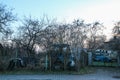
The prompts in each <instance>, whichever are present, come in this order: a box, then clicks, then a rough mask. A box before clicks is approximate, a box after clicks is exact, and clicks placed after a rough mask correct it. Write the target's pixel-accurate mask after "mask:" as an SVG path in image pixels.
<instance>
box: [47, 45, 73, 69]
mask: <svg viewBox="0 0 120 80" xmlns="http://www.w3.org/2000/svg"><path fill="white" fill-rule="evenodd" d="M49 55H50V58H51V60H50V61H51V62H50V65H51V66H50V67H51V69H52V70H66V69H70V68H74V67H75V60H74V56H73V55H72V54H71V52H70V46H69V45H68V44H54V45H52V46H51V52H50V53H49Z"/></svg>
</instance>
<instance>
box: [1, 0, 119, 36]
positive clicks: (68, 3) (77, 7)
mask: <svg viewBox="0 0 120 80" xmlns="http://www.w3.org/2000/svg"><path fill="white" fill-rule="evenodd" d="M0 3H3V4H6V5H7V6H8V7H10V8H14V13H17V15H18V18H19V19H23V17H24V16H30V15H31V16H32V17H35V18H40V17H42V16H43V15H47V16H48V17H49V18H57V20H58V21H60V22H62V21H66V22H72V21H73V20H74V19H78V18H80V19H83V20H85V21H86V22H87V23H91V22H94V21H100V22H102V23H104V25H105V26H106V27H107V29H106V30H105V33H106V34H110V29H111V28H112V27H111V26H113V24H114V23H115V22H116V21H119V20H120V0H0Z"/></svg>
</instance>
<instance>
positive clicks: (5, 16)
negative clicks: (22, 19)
mask: <svg viewBox="0 0 120 80" xmlns="http://www.w3.org/2000/svg"><path fill="white" fill-rule="evenodd" d="M13 21H15V15H13V13H12V9H10V10H9V9H7V7H6V6H5V5H2V4H0V32H1V33H4V34H6V35H8V34H9V33H11V30H10V28H9V27H7V26H9V25H10V23H11V22H13Z"/></svg>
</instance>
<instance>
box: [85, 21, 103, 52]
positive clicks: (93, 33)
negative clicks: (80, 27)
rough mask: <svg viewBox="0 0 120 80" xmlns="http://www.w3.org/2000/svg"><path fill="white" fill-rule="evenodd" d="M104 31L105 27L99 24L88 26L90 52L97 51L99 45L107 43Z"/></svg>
mask: <svg viewBox="0 0 120 80" xmlns="http://www.w3.org/2000/svg"><path fill="white" fill-rule="evenodd" d="M103 29H104V26H103V25H102V24H101V23H99V22H95V23H93V24H89V25H88V35H87V37H88V40H87V42H88V48H89V49H90V50H94V49H97V48H98V47H99V46H98V45H99V44H103V43H104V41H105V35H104V34H103ZM101 40H102V42H100V43H99V41H101Z"/></svg>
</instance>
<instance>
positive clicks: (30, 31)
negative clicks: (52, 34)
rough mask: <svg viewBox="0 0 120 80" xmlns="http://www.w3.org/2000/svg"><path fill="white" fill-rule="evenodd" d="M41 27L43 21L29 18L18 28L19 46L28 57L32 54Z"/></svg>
mask: <svg viewBox="0 0 120 80" xmlns="http://www.w3.org/2000/svg"><path fill="white" fill-rule="evenodd" d="M43 27H44V23H43V21H39V20H37V19H32V18H31V17H30V18H26V19H24V22H23V25H22V26H20V28H19V30H20V34H21V39H20V40H21V44H22V45H23V46H24V48H25V49H26V51H27V54H28V56H30V55H31V54H34V46H35V44H37V38H38V37H39V36H40V35H41V34H40V33H41V31H42V28H43Z"/></svg>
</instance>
